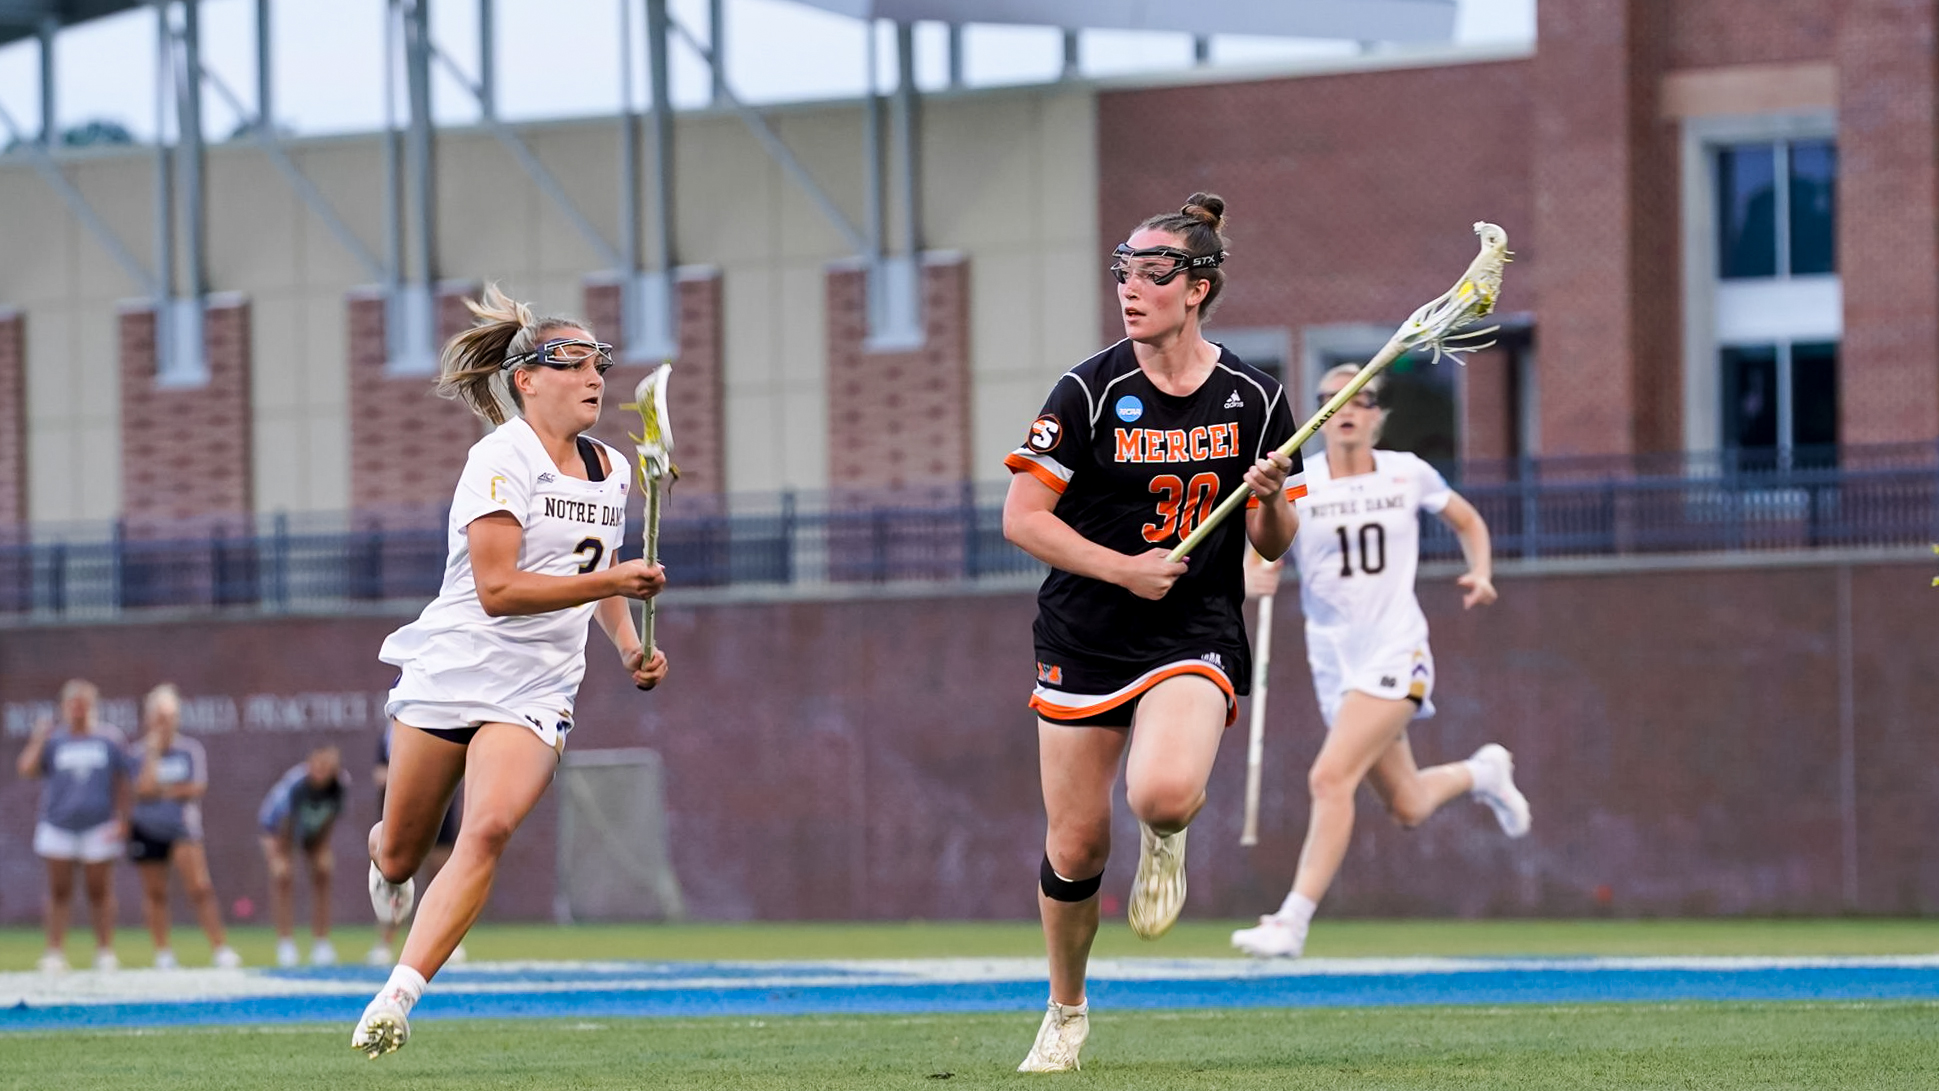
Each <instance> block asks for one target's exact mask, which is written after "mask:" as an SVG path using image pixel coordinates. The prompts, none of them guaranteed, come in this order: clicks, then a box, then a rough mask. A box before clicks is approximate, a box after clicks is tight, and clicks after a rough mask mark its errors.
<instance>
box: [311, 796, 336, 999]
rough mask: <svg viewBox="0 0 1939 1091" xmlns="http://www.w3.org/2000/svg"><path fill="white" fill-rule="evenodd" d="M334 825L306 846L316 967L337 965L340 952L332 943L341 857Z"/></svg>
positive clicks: (327, 826)
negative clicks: (334, 845) (334, 883)
mask: <svg viewBox="0 0 1939 1091" xmlns="http://www.w3.org/2000/svg"><path fill="white" fill-rule="evenodd" d="M334 824H335V823H331V824H330V825H334ZM330 825H326V826H324V827H323V829H322V830H320V831H318V832H317V835H316V840H314V841H312V842H310V843H309V844H307V845H304V846H303V856H304V859H305V860H306V861H307V862H308V864H309V866H310V963H311V964H312V965H316V966H329V965H332V964H334V963H335V962H336V961H337V949H336V948H335V947H334V946H332V945H331V943H330V885H331V880H332V879H334V878H335V877H336V873H337V856H336V853H335V852H333V851H332V850H331V848H330Z"/></svg>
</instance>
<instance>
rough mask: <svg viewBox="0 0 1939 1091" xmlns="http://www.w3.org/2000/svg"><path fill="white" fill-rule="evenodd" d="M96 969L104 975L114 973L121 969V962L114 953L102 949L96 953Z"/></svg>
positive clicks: (104, 948)
mask: <svg viewBox="0 0 1939 1091" xmlns="http://www.w3.org/2000/svg"><path fill="white" fill-rule="evenodd" d="M94 968H95V969H97V970H99V971H101V972H102V973H104V974H105V973H113V972H114V971H116V970H119V969H121V960H120V959H118V958H116V957H114V952H113V951H110V950H108V949H107V948H106V947H102V948H99V949H97V950H96V951H95V952H94Z"/></svg>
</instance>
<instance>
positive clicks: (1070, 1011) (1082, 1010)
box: [1050, 996, 1091, 1017]
mask: <svg viewBox="0 0 1939 1091" xmlns="http://www.w3.org/2000/svg"><path fill="white" fill-rule="evenodd" d="M1050 1002H1051V1003H1053V1004H1057V998H1056V997H1054V996H1053V997H1051V998H1050ZM1057 1007H1058V1009H1059V1010H1060V1011H1062V1012H1063V1013H1064V1015H1065V1016H1066V1017H1069V1016H1072V1015H1089V1014H1090V1011H1091V998H1090V997H1088V996H1087V997H1085V998H1084V999H1082V1000H1079V1001H1078V1002H1077V1003H1075V1004H1057Z"/></svg>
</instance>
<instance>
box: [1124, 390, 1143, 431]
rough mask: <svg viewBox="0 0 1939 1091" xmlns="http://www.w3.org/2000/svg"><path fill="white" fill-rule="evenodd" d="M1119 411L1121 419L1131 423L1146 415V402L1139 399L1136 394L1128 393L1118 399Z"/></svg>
mask: <svg viewBox="0 0 1939 1091" xmlns="http://www.w3.org/2000/svg"><path fill="white" fill-rule="evenodd" d="M1117 413H1118V419H1119V420H1121V421H1123V422H1124V423H1126V424H1130V423H1131V422H1132V421H1134V420H1137V419H1138V418H1139V417H1142V416H1144V415H1145V403H1144V402H1141V401H1139V400H1138V396H1137V395H1136V394H1126V395H1125V396H1124V397H1122V398H1119V399H1118V404H1117Z"/></svg>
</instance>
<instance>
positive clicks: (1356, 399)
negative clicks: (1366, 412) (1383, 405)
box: [1314, 390, 1380, 409]
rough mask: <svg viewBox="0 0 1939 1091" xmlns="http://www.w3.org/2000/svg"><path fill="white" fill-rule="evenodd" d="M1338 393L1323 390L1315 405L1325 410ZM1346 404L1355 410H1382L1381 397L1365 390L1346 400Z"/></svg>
mask: <svg viewBox="0 0 1939 1091" xmlns="http://www.w3.org/2000/svg"><path fill="white" fill-rule="evenodd" d="M1337 393H1339V392H1338V391H1333V392H1332V393H1328V392H1327V391H1324V390H1322V391H1320V392H1319V395H1318V396H1317V397H1316V398H1315V399H1314V400H1315V404H1317V405H1318V406H1319V407H1320V408H1321V409H1325V408H1326V403H1327V402H1330V401H1332V400H1333V394H1337ZM1346 404H1347V405H1350V406H1352V407H1354V408H1355V409H1378V408H1380V397H1379V395H1377V394H1370V393H1368V392H1367V391H1365V390H1361V391H1357V392H1356V393H1355V394H1354V395H1353V397H1351V398H1348V399H1347V400H1346Z"/></svg>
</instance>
